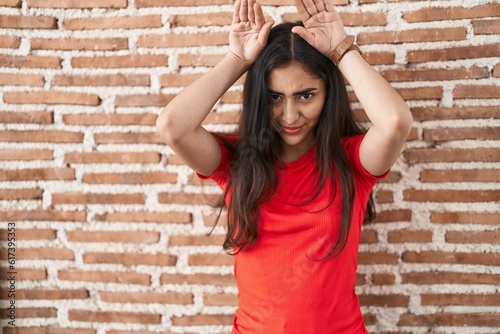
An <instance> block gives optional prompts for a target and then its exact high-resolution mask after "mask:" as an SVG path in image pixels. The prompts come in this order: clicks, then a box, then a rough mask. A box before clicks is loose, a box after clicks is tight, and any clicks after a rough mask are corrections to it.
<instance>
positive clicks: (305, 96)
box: [300, 93, 313, 100]
mask: <svg viewBox="0 0 500 334" xmlns="http://www.w3.org/2000/svg"><path fill="white" fill-rule="evenodd" d="M312 97H313V94H311V93H304V94H302V95H301V96H300V99H301V100H310V99H311V98H312Z"/></svg>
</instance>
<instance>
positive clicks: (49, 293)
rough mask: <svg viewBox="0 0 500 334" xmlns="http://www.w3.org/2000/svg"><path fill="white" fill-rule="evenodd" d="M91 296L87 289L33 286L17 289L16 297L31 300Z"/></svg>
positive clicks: (84, 297) (85, 297)
mask: <svg viewBox="0 0 500 334" xmlns="http://www.w3.org/2000/svg"><path fill="white" fill-rule="evenodd" d="M88 298H90V294H89V291H88V290H87V289H47V288H32V289H29V290H28V289H26V290H22V289H18V290H16V299H29V300H64V299H88Z"/></svg>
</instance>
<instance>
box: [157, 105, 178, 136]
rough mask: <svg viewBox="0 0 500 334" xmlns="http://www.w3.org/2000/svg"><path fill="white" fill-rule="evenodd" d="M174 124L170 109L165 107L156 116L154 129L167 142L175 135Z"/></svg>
mask: <svg viewBox="0 0 500 334" xmlns="http://www.w3.org/2000/svg"><path fill="white" fill-rule="evenodd" d="M174 124H175V120H174V119H173V117H172V111H171V110H169V109H168V107H165V109H164V110H163V111H162V112H161V113H160V115H158V117H157V118H156V131H157V132H158V134H159V135H160V136H161V137H162V138H163V140H165V142H166V143H167V144H169V143H171V142H173V141H175V138H176V136H177V134H176V127H175V126H174Z"/></svg>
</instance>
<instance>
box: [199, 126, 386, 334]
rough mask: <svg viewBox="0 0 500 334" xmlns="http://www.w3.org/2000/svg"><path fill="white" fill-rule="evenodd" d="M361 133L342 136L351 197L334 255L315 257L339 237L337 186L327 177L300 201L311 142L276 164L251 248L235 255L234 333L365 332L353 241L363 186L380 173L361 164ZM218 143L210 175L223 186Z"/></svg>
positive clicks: (310, 170)
mask: <svg viewBox="0 0 500 334" xmlns="http://www.w3.org/2000/svg"><path fill="white" fill-rule="evenodd" d="M229 139H230V140H231V139H232V140H235V138H234V137H233V138H229ZM362 139H363V135H358V136H353V137H349V138H346V139H345V140H343V146H344V149H345V152H346V154H347V157H348V159H349V161H350V164H351V166H352V169H353V171H354V176H355V187H356V197H355V200H354V209H353V221H352V224H351V230H350V232H349V237H348V240H347V244H346V246H345V248H344V250H343V251H342V253H341V254H340V255H338V256H337V257H329V258H327V259H326V260H319V259H321V258H323V257H324V256H325V255H326V254H327V253H328V251H329V250H331V248H332V247H333V245H334V243H335V242H336V240H337V237H338V231H339V226H340V217H341V192H340V189H339V190H338V191H337V192H336V194H337V196H334V194H335V191H334V189H333V184H332V182H327V184H326V186H325V187H324V189H322V190H321V193H320V195H319V196H318V197H316V199H315V200H313V201H312V202H310V203H307V204H305V205H303V203H304V201H305V200H306V199H308V198H310V191H311V187H312V186H313V183H314V180H315V178H314V175H315V173H316V170H315V168H316V159H315V153H316V150H315V146H314V147H312V148H311V149H310V150H309V151H308V152H306V153H305V154H304V155H303V156H301V157H300V158H299V159H298V160H296V161H293V162H289V163H286V164H285V167H284V168H283V166H281V167H280V166H277V167H276V168H277V172H278V173H277V175H278V182H279V185H280V186H279V187H278V190H277V193H276V194H275V195H274V196H273V197H272V198H271V199H270V200H269V201H268V202H266V203H264V204H262V205H261V207H260V212H259V218H258V219H259V220H258V231H259V237H258V238H257V241H256V242H255V244H254V246H253V247H252V248H251V249H250V250H246V251H241V252H239V253H238V254H236V255H235V259H234V260H235V263H234V273H235V276H236V280H237V284H238V292H239V293H238V298H239V307H238V309H237V311H236V314H235V316H234V322H233V332H232V333H233V334H239V333H265V334H281V333H283V334H294V333H296V334H313V333H315V334H328V333H335V334H341V333H345V334H357V333H360V334H361V333H363V334H364V333H367V332H366V329H365V326H364V323H363V316H362V314H361V310H360V305H359V302H358V298H357V296H356V294H355V290H354V289H355V284H356V268H357V254H358V245H359V240H360V234H361V226H362V223H363V218H364V214H365V208H366V204H367V201H368V196H369V194H370V191H371V189H372V188H373V186H374V185H375V183H376V182H377V181H378V180H379V179H381V178H383V177H384V176H385V175H387V174H385V175H383V176H380V177H375V176H373V175H371V174H370V173H368V172H367V171H366V170H365V169H364V168H363V166H362V165H361V162H360V160H359V146H360V143H361V141H362ZM219 143H220V145H221V152H222V158H221V162H220V164H219V166H218V168H217V170H216V171H215V172H214V173H213V174H212V175H211V176H209V178H211V179H213V180H215V181H216V182H217V183H218V184H219V185H220V186H221V187H222V188H223V189H225V187H226V186H227V184H228V181H229V177H230V176H229V173H228V170H229V166H230V162H231V157H230V155H229V153H228V150H227V148H226V147H225V146H224V145H223V144H222V143H221V142H220V141H219ZM199 176H200V177H201V178H206V177H205V176H202V175H199ZM332 198H333V202H332ZM330 203H331V205H328V204H330Z"/></svg>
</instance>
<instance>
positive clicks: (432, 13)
mask: <svg viewBox="0 0 500 334" xmlns="http://www.w3.org/2000/svg"><path fill="white" fill-rule="evenodd" d="M498 15H500V10H499V9H498V6H497V5H495V4H488V5H481V6H476V7H470V8H465V7H449V6H447V7H427V8H422V9H419V10H416V11H413V12H406V13H403V19H404V20H406V21H407V22H423V21H442V20H461V19H471V18H478V17H490V16H498Z"/></svg>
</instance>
